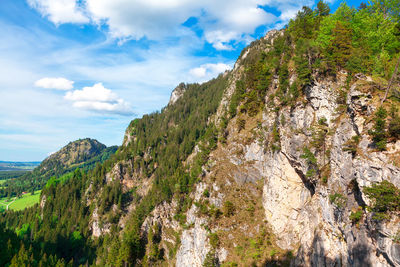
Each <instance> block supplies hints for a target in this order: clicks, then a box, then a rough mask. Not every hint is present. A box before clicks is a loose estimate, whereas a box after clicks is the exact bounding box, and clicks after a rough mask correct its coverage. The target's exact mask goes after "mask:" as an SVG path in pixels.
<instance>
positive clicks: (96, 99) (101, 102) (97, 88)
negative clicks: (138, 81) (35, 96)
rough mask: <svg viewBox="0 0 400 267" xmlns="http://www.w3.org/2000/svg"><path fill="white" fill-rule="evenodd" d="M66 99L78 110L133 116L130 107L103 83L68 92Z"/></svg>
mask: <svg viewBox="0 0 400 267" xmlns="http://www.w3.org/2000/svg"><path fill="white" fill-rule="evenodd" d="M64 98H65V99H67V100H70V101H72V102H73V106H74V107H76V108H81V109H86V110H92V111H99V112H105V113H115V114H120V115H132V114H133V112H132V109H131V107H130V105H129V104H128V103H127V102H125V101H124V100H123V99H122V98H119V97H118V96H117V94H115V93H114V92H113V91H111V90H110V89H107V88H105V87H104V86H103V84H102V83H97V84H95V85H93V86H92V87H89V86H87V87H84V88H83V89H82V90H74V91H71V92H67V93H66V95H65V96H64Z"/></svg>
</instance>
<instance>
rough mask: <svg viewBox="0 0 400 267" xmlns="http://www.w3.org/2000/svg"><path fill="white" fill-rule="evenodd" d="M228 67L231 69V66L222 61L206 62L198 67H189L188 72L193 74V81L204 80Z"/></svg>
mask: <svg viewBox="0 0 400 267" xmlns="http://www.w3.org/2000/svg"><path fill="white" fill-rule="evenodd" d="M230 69H232V66H230V65H227V64H224V63H217V64H212V63H208V64H203V65H201V66H200V67H197V68H193V69H191V70H190V71H189V73H190V75H192V76H193V78H194V80H195V81H199V82H204V81H207V80H209V79H211V78H214V77H216V76H217V75H218V74H220V73H222V72H225V71H226V70H230Z"/></svg>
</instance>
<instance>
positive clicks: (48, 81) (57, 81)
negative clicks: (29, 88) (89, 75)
mask: <svg viewBox="0 0 400 267" xmlns="http://www.w3.org/2000/svg"><path fill="white" fill-rule="evenodd" d="M35 86H36V87H41V88H46V89H56V90H71V89H72V88H74V82H73V81H70V80H68V79H65V78H42V79H40V80H37V81H36V82H35Z"/></svg>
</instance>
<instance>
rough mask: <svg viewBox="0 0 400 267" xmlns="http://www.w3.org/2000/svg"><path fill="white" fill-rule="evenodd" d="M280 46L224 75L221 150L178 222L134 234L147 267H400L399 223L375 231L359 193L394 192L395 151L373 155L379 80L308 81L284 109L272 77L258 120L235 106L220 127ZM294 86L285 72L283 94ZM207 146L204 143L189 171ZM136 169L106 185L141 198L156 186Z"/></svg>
mask: <svg viewBox="0 0 400 267" xmlns="http://www.w3.org/2000/svg"><path fill="white" fill-rule="evenodd" d="M282 36H283V32H282V31H272V32H270V33H268V34H267V35H266V36H265V37H264V38H263V39H261V40H259V41H257V42H255V43H254V44H252V46H250V47H249V48H247V49H246V50H245V51H244V52H243V53H242V55H241V57H240V58H239V59H238V61H237V63H236V65H235V67H234V69H233V70H232V71H231V72H230V73H228V74H226V75H227V84H226V87H225V89H224V93H223V96H222V98H221V99H222V100H221V102H220V104H219V107H218V109H217V112H216V113H214V114H212V115H211V116H210V117H209V120H208V121H209V123H215V124H217V125H220V127H221V128H222V130H220V132H219V139H218V140H219V142H218V143H217V145H216V146H215V147H214V148H213V149H212V151H211V153H210V154H209V156H208V160H207V162H206V163H205V164H203V166H202V171H201V174H200V178H199V180H198V182H197V183H196V184H195V186H194V190H193V191H192V192H191V193H189V194H188V195H187V198H188V199H190V201H189V202H188V203H189V205H188V206H187V208H186V210H184V212H183V216H177V213H178V212H180V213H181V215H182V211H179V208H177V206H178V205H177V202H176V201H177V200H176V199H173V200H172V202H168V201H167V202H162V203H161V204H159V205H157V206H156V207H155V209H154V210H153V211H152V212H151V213H150V214H149V215H148V216H147V217H146V219H145V221H144V223H143V224H142V226H141V235H142V237H143V238H144V240H146V241H145V242H146V243H147V245H146V252H145V253H146V257H145V263H146V264H150V265H151V264H156V263H157V262H159V263H160V261H157V260H154V259H152V257H151V255H152V253H154V247H157V251H158V250H162V251H163V255H165V256H164V257H163V260H162V261H161V262H164V264H166V265H169V266H172V265H176V266H203V265H204V266H215V265H221V264H223V265H224V266H237V265H239V266H250V265H252V264H253V265H254V264H256V265H257V266H261V265H263V266H264V265H266V266H269V265H270V264H278V265H293V266H399V265H400V245H399V244H398V241H397V239H396V237H397V236H398V231H399V230H400V227H399V226H398V224H397V223H396V222H397V221H398V217H396V215H393V214H392V215H389V217H387V218H386V219H385V220H377V219H376V218H375V217H374V214H375V213H374V212H373V211H372V210H371V209H370V208H368V207H369V205H372V203H371V201H372V200H371V199H369V198H368V196H367V195H366V194H365V193H364V190H363V189H364V188H365V187H368V186H371V185H372V184H375V183H377V182H381V181H383V180H386V181H389V182H390V183H392V184H393V185H395V186H397V187H400V168H399V163H400V162H399V153H400V141H399V140H393V141H392V142H389V143H388V145H387V149H386V151H379V150H378V149H376V147H375V146H374V142H373V140H372V139H371V135H370V134H369V132H370V131H371V129H372V128H373V121H372V117H373V115H374V113H375V111H376V110H377V108H378V107H379V103H380V99H381V97H382V96H383V94H384V91H383V90H379V88H382V84H381V82H382V81H381V80H377V79H374V78H372V77H370V76H366V75H363V74H357V75H351V74H349V73H347V72H346V71H344V70H340V71H338V72H337V74H336V75H335V76H334V77H327V76H323V75H320V74H319V73H318V72H314V73H313V74H312V82H310V83H309V84H308V85H306V86H305V87H304V91H303V93H302V94H301V96H300V97H299V98H298V99H297V100H296V101H295V102H292V103H291V104H287V103H284V102H282V101H280V100H279V99H277V98H276V95H278V94H279V90H280V78H279V76H277V75H273V76H272V78H271V83H270V85H269V86H268V89H267V93H266V94H265V95H264V96H263V97H264V100H263V102H265V103H266V104H265V106H264V107H263V108H262V109H261V112H258V113H256V114H253V115H249V112H248V110H247V111H245V112H243V111H241V109H244V107H243V106H238V107H235V109H236V110H235V111H234V113H236V115H234V116H228V115H227V114H228V113H229V108H230V103H232V101H234V100H233V98H234V97H235V92H236V91H237V90H238V87H239V86H241V85H240V82H239V81H240V80H241V79H243V77H245V76H246V75H247V74H246V68H248V67H249V64H254V59H252V58H251V57H253V58H254V57H257V55H259V54H260V53H268V52H269V51H271V49H273V48H272V47H273V45H274V40H276V39H277V38H279V37H282ZM246 62H247V63H246ZM249 62H250V63H249ZM350 75H351V76H350ZM296 76H297V73H296V70H295V69H293V68H292V69H290V68H289V73H288V80H289V83H290V85H291V84H292V83H293V82H294V81H295V80H296ZM179 88H180V89H179ZM182 88H184V87H183V86H180V87H178V89H179V92H178V91H177V89H176V90H175V91H174V92H175V93H173V94H172V96H171V101H170V103H169V107H170V108H173V105H174V104H175V103H177V101H179V98H180V97H181V96H178V93H179V94H180V95H184V94H185V90H183V89H182ZM377 88H378V89H377ZM344 91H345V92H346V93H345V94H344V93H343V92H344ZM176 92H178V93H176ZM389 102H390V101H389ZM392 104H393V103H392ZM387 105H388V106H389V103H387ZM397 105H398V102H397ZM227 118H228V119H227ZM223 121H224V122H223ZM221 125H222V126H221ZM127 136H128V137H129V138H126V139H125V142H124V144H125V145H126V146H128V145H129V142H131V141H132V142H135V141H136V139H134V138H136V136H135V128H134V127H131V128H128V130H127ZM132 136H133V137H134V138H132ZM354 140H357V141H354ZM203 146H204V141H200V143H199V144H198V145H197V146H196V147H195V149H194V150H193V152H192V154H191V155H190V156H189V157H188V158H187V159H186V161H185V164H186V165H187V166H191V165H192V164H193V159H194V158H195V157H196V155H197V154H199V153H201V152H202V148H201V147H203ZM349 146H351V149H349ZM143 157H151V151H150V150H148V151H147V152H145V153H144V156H143ZM132 164H133V163H132V162H131V163H129V162H127V161H125V162H122V163H119V164H118V165H115V167H114V168H113V170H112V171H111V172H110V173H109V174H108V176H107V177H108V179H109V181H110V182H111V181H113V180H114V179H118V180H120V181H121V182H122V183H123V184H125V185H126V186H127V187H128V188H136V190H138V191H137V192H138V194H139V196H140V197H145V195H146V194H147V192H149V187H150V184H151V181H152V180H151V179H153V178H154V177H153V178H152V177H151V176H150V180H149V179H143V173H142V171H133V172H132V170H134V169H135V168H134V167H133V165H132ZM141 177H142V178H141ZM129 209H130V210H131V211H134V210H135V204H132V205H131V206H130V208H129ZM356 215H357V216H356ZM122 221H123V219H122ZM149 233H150V235H151V236H152V240H149V239H148V236H149ZM94 234H95V235H96V236H99V235H100V234H101V232H99V231H96V233H94ZM155 234H157V235H158V239H157V241H156V242H155V241H154V238H153V236H154V235H155ZM160 264H161V263H160Z"/></svg>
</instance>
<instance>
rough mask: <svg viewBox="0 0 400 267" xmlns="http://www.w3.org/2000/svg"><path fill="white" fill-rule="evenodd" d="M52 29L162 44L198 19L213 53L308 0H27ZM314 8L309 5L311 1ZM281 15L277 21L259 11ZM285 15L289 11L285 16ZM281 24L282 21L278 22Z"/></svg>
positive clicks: (246, 38)
mask: <svg viewBox="0 0 400 267" xmlns="http://www.w3.org/2000/svg"><path fill="white" fill-rule="evenodd" d="M27 1H28V3H29V4H30V5H31V6H32V7H33V8H35V9H37V10H38V11H39V12H40V13H41V14H42V15H43V16H47V17H48V18H49V20H50V21H52V22H54V23H55V24H59V23H69V22H72V23H88V22H90V23H94V24H97V25H100V26H103V25H105V26H107V27H106V28H107V29H108V32H109V35H110V36H111V37H112V38H116V39H119V40H127V39H135V40H139V39H141V38H148V39H150V40H161V39H163V38H166V37H171V36H174V37H176V36H180V35H182V34H184V33H185V30H188V28H185V26H183V24H184V23H185V22H186V21H187V20H188V19H189V18H196V19H197V23H196V24H197V25H196V27H197V28H200V29H201V30H202V31H203V33H204V38H205V40H206V41H207V42H209V43H211V44H212V45H213V46H214V48H216V49H218V50H229V49H232V46H231V45H232V42H233V43H235V42H242V41H244V42H245V41H247V40H248V39H249V38H248V36H249V35H251V34H253V33H254V31H255V29H256V28H257V27H259V26H261V25H268V26H269V28H271V26H273V25H275V23H285V22H287V20H288V19H290V16H292V15H293V14H294V13H293V12H292V11H293V10H298V9H299V8H300V7H301V6H302V5H304V4H309V3H310V0H296V1H294V0H280V1H271V0H218V1H215V0H204V1H197V0H180V1H177V0H85V1H82V0H27ZM311 3H313V2H311ZM267 6H268V7H273V8H275V9H276V10H278V11H279V12H281V13H282V16H278V17H277V16H276V15H274V14H272V13H271V12H267V11H266V10H265V9H264V8H263V7H267ZM286 10H290V12H289V13H287V12H286ZM282 20H285V21H282Z"/></svg>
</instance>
